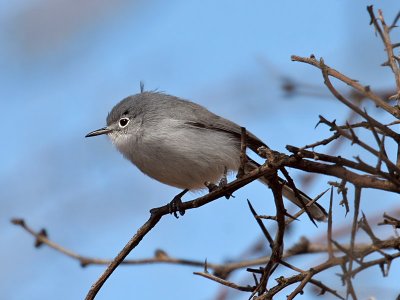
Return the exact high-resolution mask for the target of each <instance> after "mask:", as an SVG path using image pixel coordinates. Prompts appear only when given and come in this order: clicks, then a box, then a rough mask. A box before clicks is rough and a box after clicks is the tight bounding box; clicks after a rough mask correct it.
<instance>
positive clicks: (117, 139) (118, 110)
mask: <svg viewBox="0 0 400 300" xmlns="http://www.w3.org/2000/svg"><path fill="white" fill-rule="evenodd" d="M106 123H107V126H105V127H103V128H100V129H98V130H94V131H92V132H90V133H88V134H87V135H86V137H93V136H98V135H104V134H105V135H107V136H108V137H109V138H110V140H111V141H112V143H113V144H114V145H115V146H116V148H117V149H118V150H119V152H121V153H122V155H123V156H124V157H125V158H126V159H127V160H129V161H130V162H132V163H133V164H134V165H135V166H136V167H137V168H138V169H139V170H140V171H142V172H143V173H144V174H146V175H148V176H150V177H151V178H153V179H155V180H157V181H159V182H161V183H164V184H167V185H169V186H173V187H176V188H179V189H182V190H183V191H182V192H181V193H179V194H178V195H177V196H176V197H175V198H174V201H171V205H172V207H171V210H172V211H173V213H174V214H175V216H177V215H176V211H177V210H179V212H180V213H181V215H183V214H184V211H183V210H181V209H180V208H179V204H181V203H182V202H180V201H181V200H180V198H181V197H182V196H183V195H184V194H185V193H186V192H187V191H196V190H202V189H204V188H206V183H212V184H218V183H219V182H222V181H221V179H222V180H223V178H224V177H225V178H226V174H227V172H237V171H238V169H239V168H240V164H241V160H240V153H241V150H240V147H241V135H242V127H241V126H239V125H238V124H236V123H234V122H232V121H230V120H228V119H225V118H223V117H221V116H218V115H216V114H214V113H213V112H211V111H209V110H208V109H206V108H205V107H203V106H201V105H199V104H196V103H194V102H192V101H189V100H185V99H181V98H179V97H176V96H172V95H169V94H166V93H163V92H158V91H144V90H141V92H140V93H138V94H135V95H132V96H128V97H126V98H124V99H122V100H121V101H120V102H119V103H118V104H116V105H115V106H114V107H113V108H112V109H111V111H110V112H109V113H108V116H107V120H106ZM246 146H247V147H248V148H249V149H250V150H252V151H253V152H255V153H257V151H258V149H259V148H260V147H261V146H263V147H267V145H266V144H265V143H264V142H262V141H261V140H260V139H259V138H258V137H256V136H255V135H254V134H252V133H251V132H249V131H246ZM258 167H259V164H258V163H257V162H255V161H254V160H252V159H251V158H250V157H248V156H247V160H246V164H245V166H244V169H245V171H246V172H250V171H252V170H254V169H256V168H258ZM259 180H260V181H261V182H263V183H264V184H266V185H270V182H269V180H268V177H266V176H263V177H261V178H260V179H259ZM279 181H280V182H281V183H282V194H283V195H284V196H285V197H286V198H287V199H288V200H290V201H291V202H293V203H294V204H296V205H297V206H299V207H300V208H303V207H304V205H305V204H307V203H308V202H310V201H311V198H309V197H308V196H307V195H306V194H305V193H303V192H301V191H300V190H297V191H296V192H295V191H294V190H293V189H292V188H291V187H290V186H289V185H288V183H287V182H285V180H283V179H281V178H279ZM299 196H300V197H301V199H298V198H299ZM307 211H308V212H309V214H310V215H311V216H312V218H314V219H315V220H317V221H325V220H326V217H327V213H326V211H325V210H324V208H323V207H322V206H321V205H319V204H318V203H316V202H314V203H313V204H311V205H310V206H308V209H307Z"/></svg>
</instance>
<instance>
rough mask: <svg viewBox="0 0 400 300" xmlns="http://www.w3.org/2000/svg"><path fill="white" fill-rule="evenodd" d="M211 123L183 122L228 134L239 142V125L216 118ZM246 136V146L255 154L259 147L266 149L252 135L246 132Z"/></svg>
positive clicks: (240, 134) (240, 133)
mask: <svg viewBox="0 0 400 300" xmlns="http://www.w3.org/2000/svg"><path fill="white" fill-rule="evenodd" d="M212 121H213V122H212V123H211V122H201V121H198V120H197V121H187V122H185V123H186V124H187V125H190V126H193V127H196V128H203V129H208V130H215V131H222V132H225V133H228V134H230V135H231V136H233V137H235V138H237V139H238V140H239V141H240V139H241V136H242V129H241V127H240V126H239V125H237V124H235V123H233V122H231V121H228V120H226V119H224V118H222V117H218V116H217V118H215V119H213V120H212ZM246 133H247V136H246V145H247V146H248V147H249V148H250V149H251V150H253V151H254V152H255V153H257V152H258V151H257V149H258V148H259V147H261V146H264V147H268V146H267V145H266V144H265V143H263V142H262V141H261V140H260V139H259V138H257V137H256V136H255V135H254V134H252V133H251V132H249V131H247V130H246Z"/></svg>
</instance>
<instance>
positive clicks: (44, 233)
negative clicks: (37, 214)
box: [35, 229, 47, 248]
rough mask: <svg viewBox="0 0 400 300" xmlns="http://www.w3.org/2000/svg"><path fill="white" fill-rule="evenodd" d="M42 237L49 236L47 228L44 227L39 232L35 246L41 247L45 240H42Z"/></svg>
mask: <svg viewBox="0 0 400 300" xmlns="http://www.w3.org/2000/svg"><path fill="white" fill-rule="evenodd" d="M41 237H44V238H47V232H46V229H42V230H40V231H39V234H38V236H37V238H36V240H35V248H39V247H40V246H42V244H43V242H42V241H41V240H40V238H41Z"/></svg>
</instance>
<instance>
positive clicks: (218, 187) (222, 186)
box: [204, 167, 233, 199]
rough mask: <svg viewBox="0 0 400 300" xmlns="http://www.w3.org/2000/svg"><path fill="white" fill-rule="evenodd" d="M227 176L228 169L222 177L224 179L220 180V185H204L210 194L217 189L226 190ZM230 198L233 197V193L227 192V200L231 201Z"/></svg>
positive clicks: (206, 183) (207, 182)
mask: <svg viewBox="0 0 400 300" xmlns="http://www.w3.org/2000/svg"><path fill="white" fill-rule="evenodd" d="M227 174H228V169H227V168H226V167H224V174H223V175H222V178H221V179H220V181H219V183H218V185H216V184H214V183H212V182H209V181H206V182H205V183H204V185H205V186H206V187H207V188H208V192H209V193H211V192H213V191H215V190H217V189H220V188H224V187H225V186H226V185H227V184H228V179H227ZM230 197H233V195H232V194H231V193H228V192H227V193H226V194H225V198H226V199H229V198H230Z"/></svg>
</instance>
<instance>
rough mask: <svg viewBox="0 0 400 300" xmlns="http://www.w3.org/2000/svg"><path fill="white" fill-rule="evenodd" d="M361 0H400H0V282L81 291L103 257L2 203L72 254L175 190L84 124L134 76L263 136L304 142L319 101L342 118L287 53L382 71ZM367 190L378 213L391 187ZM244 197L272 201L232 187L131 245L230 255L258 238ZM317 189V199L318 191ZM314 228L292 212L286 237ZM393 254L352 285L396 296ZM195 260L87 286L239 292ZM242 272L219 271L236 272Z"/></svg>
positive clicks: (172, 293) (259, 188)
mask: <svg viewBox="0 0 400 300" xmlns="http://www.w3.org/2000/svg"><path fill="white" fill-rule="evenodd" d="M374 3H376V8H382V9H383V12H384V14H385V17H386V19H387V20H388V23H390V22H391V21H392V20H393V18H394V16H395V15H396V14H397V12H398V10H399V8H400V7H399V5H398V1H384V2H383V1H382V2H381V1H368V2H367V1H345V0H342V1H329V2H328V1H212V0H205V1H174V0H172V1H159V0H153V1H140V0H138V1H126V0H117V1H112V2H111V1H102V0H101V1H99V0H97V1H94V0H85V1H76V0H74V1H71V0H68V1H67V0H52V1H49V0H31V1H21V0H16V1H3V2H1V3H0V24H1V26H0V43H1V45H2V46H1V47H0V66H1V67H0V81H1V89H0V99H1V100H0V101H1V112H2V120H1V123H2V129H3V130H2V142H1V148H0V149H1V150H0V151H1V152H0V153H1V155H0V157H1V158H0V159H1V164H0V165H1V168H0V185H1V188H0V201H1V202H0V244H1V248H0V265H1V269H0V298H1V299H82V298H84V296H85V295H86V293H87V291H88V289H89V287H90V286H91V284H92V283H93V282H94V281H95V280H96V279H97V278H98V276H99V275H100V274H101V273H102V272H103V270H104V268H105V266H89V267H87V268H81V267H80V266H79V263H78V262H77V261H74V260H72V259H70V258H68V257H66V256H63V255H61V254H59V253H57V252H55V251H53V250H52V249H50V248H48V247H42V248H40V249H36V248H34V247H33V239H32V237H31V236H29V235H28V234H27V233H26V232H24V231H23V230H21V228H18V227H16V226H13V225H12V224H10V219H11V218H13V217H20V218H24V219H25V220H26V222H27V223H28V224H29V225H30V226H32V227H33V228H34V229H36V230H40V229H41V228H46V229H47V231H48V234H49V237H50V238H51V239H53V240H54V241H56V242H57V243H60V244H61V245H63V246H65V247H67V248H70V249H72V250H74V251H76V252H78V253H80V254H82V255H87V256H93V257H103V258H113V257H114V256H115V255H116V254H117V253H118V252H119V251H120V249H121V248H122V247H123V246H124V245H125V243H126V242H127V241H128V240H129V238H130V237H131V236H132V235H133V234H134V233H135V232H136V230H137V229H138V228H139V226H140V225H142V224H143V223H144V222H145V220H147V218H148V216H149V213H148V211H149V209H150V208H152V207H156V206H160V205H163V204H166V203H167V202H168V201H170V200H171V199H172V197H173V196H174V195H175V194H177V193H178V190H177V189H175V188H171V187H168V186H165V185H163V184H161V183H158V182H156V181H154V180H152V179H150V178H148V177H146V176H145V175H143V174H141V173H140V172H139V171H138V170H137V169H136V168H135V167H134V166H132V165H131V164H130V163H129V162H128V161H126V160H124V159H123V157H122V156H121V155H120V154H119V153H118V152H117V151H116V150H115V149H114V148H113V146H112V144H111V143H110V141H109V140H107V138H105V137H99V138H92V139H85V138H84V136H85V134H86V133H88V132H89V131H91V130H94V129H97V128H100V127H102V126H104V125H105V118H106V116H107V113H108V112H109V110H110V109H111V108H112V107H113V106H114V105H115V104H116V103H117V102H118V101H120V100H121V99H122V98H124V97H126V96H128V95H131V94H135V93H137V92H139V82H140V81H143V82H144V84H145V89H149V90H153V89H157V90H160V91H165V92H167V93H169V94H173V95H176V96H180V97H182V98H186V99H190V100H193V101H195V102H197V103H200V104H202V105H204V106H206V107H207V108H209V109H210V110H211V111H213V112H215V113H217V114H219V115H222V116H224V117H227V118H229V119H231V120H234V121H236V122H237V123H239V124H241V125H242V126H246V128H247V129H248V130H250V131H252V132H253V133H255V134H256V135H257V136H259V137H260V138H261V139H263V140H264V141H265V142H266V143H267V144H268V145H269V146H270V147H272V148H273V149H276V150H279V151H285V145H287V144H291V145H296V146H303V145H305V144H309V143H312V142H315V141H317V140H319V139H321V138H323V137H327V136H328V135H329V132H328V130H327V129H326V128H324V127H323V126H320V127H318V128H317V129H314V126H315V124H316V123H317V122H318V115H319V114H321V115H324V116H325V117H326V118H328V119H332V120H333V119H337V120H338V122H343V121H345V119H346V118H347V117H348V115H349V113H348V112H347V109H346V108H345V107H343V105H341V104H339V103H338V102H337V101H336V100H334V99H333V98H332V97H330V95H329V93H328V92H327V91H326V89H325V88H324V87H323V81H322V76H321V74H320V72H318V70H316V69H314V68H312V67H310V66H307V65H304V64H300V63H294V62H291V60H290V55H292V54H296V55H301V56H309V55H310V54H312V53H313V54H315V55H316V56H317V57H320V56H322V57H324V59H325V62H326V63H327V64H328V65H330V66H332V67H335V68H336V69H338V70H340V71H342V72H343V73H345V74H347V75H348V76H350V77H352V78H355V79H358V80H360V81H361V82H362V83H364V84H370V85H371V86H372V87H373V88H376V89H392V88H393V87H394V80H393V76H392V74H391V73H390V70H389V69H388V68H382V67H380V66H379V65H380V64H381V63H382V62H384V61H385V60H386V58H385V55H386V54H385V52H384V49H383V45H382V43H381V40H380V39H379V38H377V37H376V36H375V34H374V30H373V28H372V27H371V26H369V16H368V13H367V11H366V6H367V5H369V4H374ZM396 34H397V33H396ZM397 37H398V35H397ZM395 41H396V42H398V39H397V40H395ZM288 78H289V79H292V80H294V81H298V82H301V83H302V84H303V86H306V85H308V86H306V87H308V89H307V91H306V92H299V91H294V92H293V91H292V92H290V91H288V89H286V90H285V89H284V88H282V85H283V84H285V83H288ZM343 88H344V87H343ZM370 107H371V109H373V107H372V106H370ZM371 113H372V112H371ZM378 117H379V118H380V119H384V118H385V115H384V114H383V113H382V114H378ZM388 120H390V119H389V118H388ZM393 150H394V149H392V151H393ZM340 151H341V152H340V154H341V155H343V156H344V155H347V156H349V157H351V155H352V153H353V152H354V151H355V150H354V149H353V148H352V147H350V145H348V144H346V145H344V146H342V148H340ZM352 151H353V152H352ZM389 151H390V149H389ZM354 153H357V151H355V152H354ZM291 174H293V177H294V178H295V179H297V180H298V179H300V178H301V177H300V176H301V174H300V173H296V172H294V171H293V172H291ZM328 180H329V178H326V177H325V178H324V177H318V178H317V180H314V181H313V182H312V184H309V185H307V186H304V187H303V188H304V189H305V190H306V191H307V192H308V193H309V194H310V195H312V196H316V195H317V194H319V193H320V192H321V191H323V190H324V189H326V188H328V185H327V181H328ZM199 195H201V193H196V194H189V195H187V196H186V198H185V199H186V200H189V199H193V198H195V197H197V196H199ZM379 195H380V193H378V192H375V191H371V192H369V194H368V198H367V196H366V198H367V200H369V201H365V202H363V204H362V209H363V211H364V212H366V213H368V212H370V213H376V214H378V215H381V213H382V212H383V211H384V210H386V209H388V208H390V207H393V205H395V200H396V199H398V197H397V196H396V195H390V194H385V199H384V200H385V201H376V199H378V198H377V197H379ZM246 199H249V200H251V201H252V203H253V205H254V207H255V208H256V210H257V211H258V212H259V213H260V214H273V213H274V206H273V205H272V202H273V200H272V196H271V192H270V190H268V189H266V188H265V187H264V186H263V185H261V184H259V183H252V184H250V185H248V186H246V187H245V188H243V189H242V190H240V191H238V192H236V193H235V198H234V199H230V200H225V199H220V200H218V201H215V202H213V203H211V204H209V205H206V206H205V207H202V208H200V209H196V210H192V211H188V212H187V214H186V215H185V216H184V217H182V218H179V219H178V220H177V219H175V218H174V217H172V216H171V217H165V218H163V219H162V221H161V223H160V224H159V226H157V227H156V228H155V229H154V230H153V231H151V233H150V234H149V235H148V236H147V237H146V238H145V239H144V240H143V241H142V243H141V244H140V245H139V246H138V247H137V249H135V250H134V251H133V252H132V253H131V255H130V256H129V257H130V258H146V257H151V256H153V254H154V251H155V250H156V249H163V250H165V251H166V252H167V253H168V254H169V255H171V256H173V257H177V258H188V259H198V260H200V261H203V260H205V259H206V258H207V260H208V261H209V262H216V263H218V262H224V261H230V260H235V259H240V258H241V257H242V255H243V254H244V253H248V252H249V249H251V246H252V245H254V244H256V243H257V241H259V240H260V238H261V237H260V236H261V233H260V231H259V229H258V227H257V224H256V222H255V221H254V219H253V217H252V215H251V213H250V211H249V209H248V206H247V203H246ZM340 200H341V199H340V197H338V196H335V203H336V205H335V208H334V209H335V213H336V215H337V218H338V220H342V221H340V223H339V222H338V223H337V227H338V228H339V227H340V226H341V224H345V223H346V222H347V221H349V220H348V219H351V218H347V219H346V218H345V217H344V209H343V208H342V207H340V206H339V205H337V204H338V202H339V201H340ZM377 202H380V203H378V204H377ZM320 203H321V204H323V205H324V206H325V207H328V196H325V197H324V198H323V199H322V200H321V202H320ZM325 232H326V224H322V225H320V226H319V228H315V227H314V226H313V225H312V224H311V223H310V222H309V221H308V219H307V217H306V216H303V217H302V218H301V222H298V223H297V225H296V226H295V227H293V230H292V231H291V232H290V234H289V235H288V236H287V237H286V245H287V246H290V245H291V244H293V243H294V242H296V241H298V240H299V238H300V236H302V235H306V236H308V237H314V238H315V240H318V239H321V240H322V241H323V237H324V234H325ZM344 241H345V240H344ZM366 241H367V239H366ZM250 252H251V251H250ZM265 254H267V250H265ZM324 257H325V256H302V257H301V258H300V260H296V261H293V263H294V264H296V265H297V266H299V267H302V266H307V265H309V264H310V262H313V261H315V262H318V260H321V259H323V258H324ZM396 266H397V267H396ZM398 267H399V263H398V261H395V262H393V265H392V272H393V273H391V277H389V278H388V279H382V277H381V275H380V270H378V268H374V269H372V270H370V271H368V272H365V273H364V274H363V275H362V276H359V277H357V279H356V280H355V286H356V288H357V289H358V291H359V292H360V293H361V294H360V295H361V296H362V297H363V298H364V299H366V298H367V297H368V296H376V297H378V298H381V299H383V298H385V299H392V298H394V297H395V296H396V295H397V294H398V293H399V289H398V284H397V285H395V284H394V282H396V280H397V279H396V277H398V275H400V274H399V273H400V272H399V271H396V268H397V269H399V268H398ZM194 271H201V268H195V267H185V266H175V265H162V264H155V265H144V266H121V267H119V268H118V269H117V270H116V271H115V272H114V274H113V275H112V276H111V278H110V279H109V280H108V281H107V282H106V284H105V285H104V287H103V288H102V290H101V291H100V292H99V294H98V297H97V298H96V299H156V298H162V299H188V298H190V299H215V298H216V297H217V296H220V297H222V296H221V295H223V294H224V293H228V294H226V295H228V296H227V298H228V299H247V297H248V295H247V294H237V293H236V292H232V291H228V292H226V291H225V290H223V289H221V287H220V286H218V285H217V284H216V283H214V282H211V281H208V280H206V279H204V278H201V277H198V276H194V275H193V274H192V272H194ZM396 272H397V273H396ZM245 273H246V272H244V271H243V272H237V273H235V274H234V277H233V278H232V279H233V280H235V281H237V282H241V283H243V284H244V283H246V282H250V281H251V280H252V279H251V278H248V277H247V275H246V274H245ZM396 274H397V275H396ZM324 276H325V277H324ZM324 276H320V277H319V278H318V279H321V280H327V283H329V284H330V286H331V287H333V288H336V289H337V290H338V291H339V292H343V291H344V290H345V288H344V287H342V286H341V282H340V280H339V278H338V277H337V276H336V275H334V272H333V271H330V272H327V273H326V274H325V275H324ZM276 277H277V276H276ZM374 277H376V278H379V280H373V281H371V278H374ZM393 278H394V279H393ZM288 293H289V292H286V293H285V292H283V293H281V299H286V296H285V295H286V294H288ZM312 294H314V292H313V291H311V292H310V291H309V292H308V293H307V294H306V295H307V298H308V299H311V295H312ZM220 299H222V298H220Z"/></svg>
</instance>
